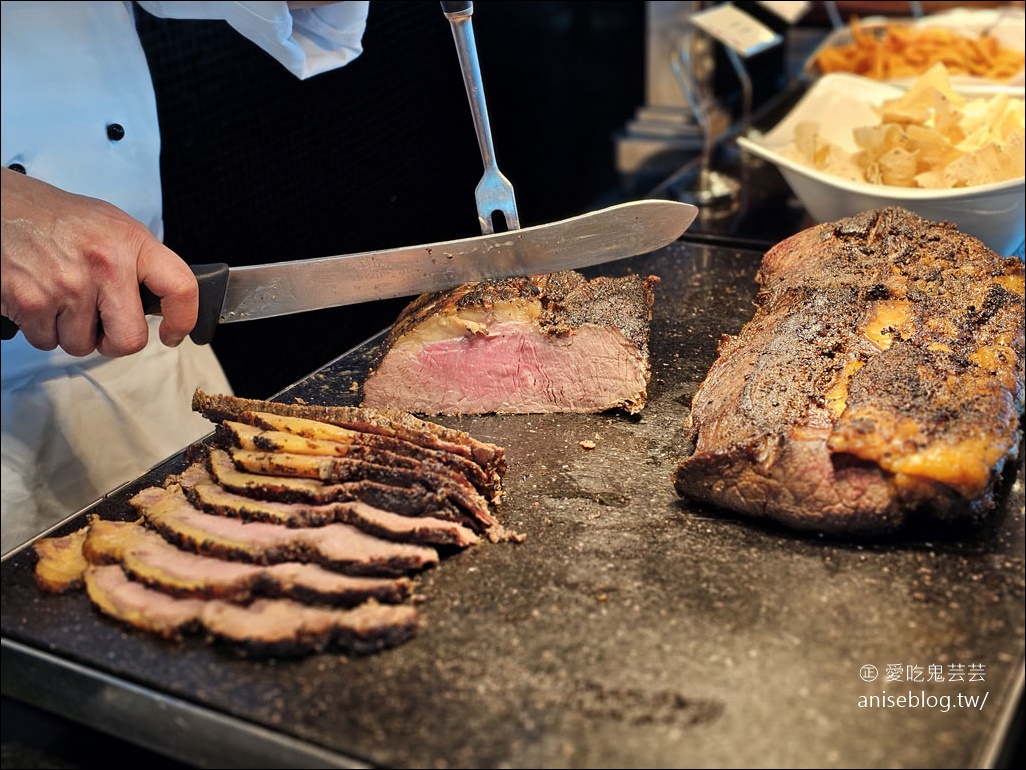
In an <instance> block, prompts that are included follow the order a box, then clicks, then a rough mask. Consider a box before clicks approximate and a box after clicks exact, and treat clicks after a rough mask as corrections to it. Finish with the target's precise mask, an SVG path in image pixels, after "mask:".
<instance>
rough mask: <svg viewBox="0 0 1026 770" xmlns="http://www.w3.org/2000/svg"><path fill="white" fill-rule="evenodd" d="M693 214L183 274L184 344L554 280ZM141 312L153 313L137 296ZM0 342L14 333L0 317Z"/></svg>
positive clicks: (674, 210)
mask: <svg viewBox="0 0 1026 770" xmlns="http://www.w3.org/2000/svg"><path fill="white" fill-rule="evenodd" d="M697 215H698V209H697V208H696V207H695V206H692V205H691V204H688V203H680V202H677V201H667V200H655V199H649V200H641V201H630V202H628V203H620V204H618V205H615V206H610V207H608V208H604V209H600V210H598V211H592V212H589V213H587V214H581V215H580V216H576V217H571V218H570V219H564V220H561V221H558V222H551V223H548V224H543V225H535V226H533V227H525V228H521V229H519V230H510V231H509V232H504V233H493V234H490V235H481V236H477V237H474V238H463V239H460V240H454V241H441V242H438V243H428V244H423V245H420V246H406V247H401V248H396V249H385V250H382V251H368V252H361V253H359V254H343V255H341V256H337V257H319V258H317V259H303V260H295V261H292V262H272V263H269V264H266V265H247V266H243V267H229V266H228V265H226V264H223V263H215V264H207V265H192V270H193V272H194V273H196V277H197V280H198V281H199V290H200V292H199V293H200V303H199V305H200V306H199V319H198V320H197V322H196V326H195V328H194V329H193V331H192V333H191V334H190V335H189V336H190V337H191V338H192V339H193V341H195V342H197V343H199V344H201V345H203V344H207V343H209V342H210V341H211V340H212V339H213V338H214V331H215V329H216V328H217V325H218V324H223V323H234V322H236V321H251V320H256V319H259V318H272V317H274V316H280V315H289V314H291V313H302V312H306V311H308V310H319V309H321V308H329V307H338V306H339V305H355V304H359V303H361V302H371V301H375V300H382V299H394V298H397V297H407V296H413V295H418V294H424V293H426V292H431V291H442V290H447V289H451V288H453V287H454V286H458V285H460V284H461V283H469V282H471V281H482V280H491V279H495V278H507V277H512V276H525V275H535V274H541V273H554V272H557V271H559V270H572V269H576V268H582V267H588V266H590V265H598V264H601V263H603V262H612V261H614V260H617V259H624V258H626V257H632V256H636V255H639V254H647V253H648V252H651V251H655V250H656V249H659V248H662V247H663V246H666V245H667V244H669V243H672V242H673V241H675V240H677V239H678V238H679V237H680V236H681V235H682V234H683V233H684V231H685V230H687V229H688V227H690V225H691V223H692V222H694V221H695V217H696V216H697ZM140 288H141V293H142V295H143V310H145V311H146V312H147V313H150V314H156V313H159V312H160V302H159V300H158V299H157V297H156V296H154V295H153V294H152V293H151V292H149V291H148V290H147V289H146V288H145V287H140ZM2 319H3V323H2V326H3V328H2V330H0V337H2V338H3V339H10V338H11V337H13V336H14V335H15V334H16V333H17V331H18V327H17V325H16V324H14V323H13V322H12V321H10V320H9V319H8V318H7V317H2Z"/></svg>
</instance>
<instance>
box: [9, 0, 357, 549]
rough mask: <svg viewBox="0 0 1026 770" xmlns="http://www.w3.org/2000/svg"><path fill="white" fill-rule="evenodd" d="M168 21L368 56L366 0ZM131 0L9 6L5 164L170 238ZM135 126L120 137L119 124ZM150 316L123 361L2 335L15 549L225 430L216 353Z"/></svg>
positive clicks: (288, 49) (326, 55) (217, 6)
mask: <svg viewBox="0 0 1026 770" xmlns="http://www.w3.org/2000/svg"><path fill="white" fill-rule="evenodd" d="M140 5H142V6H143V7H145V8H146V10H147V11H149V12H151V13H153V14H154V15H156V16H161V17H171V18H194V19H197V18H199V19H223V20H225V21H227V22H228V23H229V24H230V25H231V26H232V27H233V28H234V29H236V30H237V31H239V32H240V33H241V34H243V35H244V36H246V37H247V38H248V39H250V40H251V41H252V42H254V43H255V44H256V45H258V46H259V47H260V48H262V49H263V50H264V51H266V52H267V53H269V54H270V55H272V56H273V57H274V58H275V59H276V60H277V61H279V62H280V63H281V64H282V65H283V66H285V67H286V68H287V69H288V70H289V71H290V72H292V73H293V74H294V75H296V76H297V77H300V78H306V77H310V76H312V75H315V74H318V73H320V72H324V71H326V70H329V69H333V68H337V67H340V66H342V65H344V64H346V63H348V62H350V61H352V60H353V59H354V58H356V57H357V56H359V54H360V53H361V52H362V43H361V41H362V37H363V32H364V27H365V24H366V16H367V10H368V2H367V1H366V0H363V2H343V3H335V4H330V5H325V6H320V7H317V8H304V9H298V10H296V11H293V12H290V11H289V9H288V6H287V3H285V2H284V1H281V2H142V3H140ZM134 11H135V9H134V8H133V4H132V3H126V2H75V3H66V2H61V3H56V2H16V1H11V0H4V2H2V3H0V14H2V18H0V33H2V46H0V102H2V126H0V161H2V163H3V165H5V166H10V165H12V164H20V165H21V166H23V167H24V168H25V169H26V172H27V173H28V175H29V176H31V177H35V178H39V179H42V180H44V181H47V182H49V183H50V184H53V185H56V186H57V187H60V188H62V189H65V190H68V191H71V192H75V193H79V194H82V195H89V196H92V197H96V198H102V199H104V200H107V201H109V202H111V203H113V204H114V205H116V206H118V207H120V208H121V209H123V210H124V211H126V212H127V213H128V214H130V215H132V216H133V217H135V218H136V219H138V220H139V221H141V222H143V223H144V224H146V225H147V226H148V227H149V228H150V230H151V231H152V232H153V233H154V234H155V235H156V236H157V237H158V238H161V237H163V221H162V215H161V191H160V134H159V126H158V123H157V109H156V99H155V95H154V91H153V85H152V81H151V78H150V73H149V68H148V66H147V63H146V57H145V54H144V52H143V49H142V45H141V43H140V41H139V38H138V35H137V33H136V31H135V25H134V19H133V13H134ZM111 123H118V124H120V125H121V126H123V127H124V129H125V132H124V138H123V139H121V140H120V141H112V140H111V139H109V138H108V136H107V126H108V124H111ZM157 320H158V319H153V323H152V324H151V327H150V342H149V344H148V345H147V347H146V349H145V350H144V351H142V352H141V353H139V354H137V355H134V356H128V357H126V358H121V359H108V358H104V357H102V356H99V355H98V354H93V355H90V356H85V357H81V358H76V357H73V356H69V355H67V354H66V353H64V352H63V351H61V350H59V349H58V350H55V351H49V352H47V351H40V350H37V349H35V348H33V347H31V346H30V345H29V344H28V343H26V342H25V340H24V338H23V337H22V336H21V335H20V334H19V335H17V336H16V337H15V338H14V339H12V340H6V341H4V342H3V343H2V348H0V352H2V357H0V385H2V388H0V389H2V397H3V398H2V415H0V417H2V445H0V459H2V468H0V469H2V477H0V483H2V489H0V504H2V528H0V534H2V550H3V553H7V552H8V551H10V550H11V549H12V548H14V547H16V546H17V545H19V544H20V543H23V542H24V541H25V540H26V539H28V538H30V537H32V536H34V535H36V534H38V533H40V532H43V531H46V530H47V529H49V528H51V527H52V526H54V525H56V524H58V523H60V522H61V521H63V520H64V519H66V518H67V517H69V516H72V515H74V514H75V513H77V512H78V511H79V510H81V509H82V508H83V507H85V506H87V505H89V504H91V503H92V502H94V501H95V500H96V499H97V498H98V497H100V496H102V495H103V494H105V493H107V492H109V491H110V490H113V489H114V488H116V487H118V486H120V485H122V484H124V483H126V482H128V481H131V480H132V479H134V478H137V477H138V476H140V475H142V474H144V473H145V472H147V471H148V470H149V469H151V468H152V467H153V466H154V465H156V464H158V463H160V462H162V461H163V460H165V459H167V458H168V457H170V456H172V455H174V454H175V453H177V452H178V451H180V450H181V449H182V448H184V447H185V446H187V445H188V444H189V443H190V442H192V441H195V440H197V439H200V438H202V437H203V436H205V435H207V434H208V433H209V432H210V430H211V428H212V426H211V425H210V423H209V422H207V421H206V420H205V419H203V418H202V417H200V416H199V415H198V414H196V413H194V412H193V411H192V409H191V398H192V394H193V392H194V391H195V389H196V388H197V387H201V388H203V389H204V390H206V391H208V392H212V393H229V392H230V386H229V384H228V381H227V379H226V378H225V376H224V373H223V371H222V370H221V367H220V365H219V364H218V362H217V360H216V357H215V356H214V354H213V351H212V350H210V348H209V347H207V346H198V345H195V344H193V343H192V342H191V341H189V340H186V341H185V342H183V343H182V344H181V345H180V346H179V347H177V348H173V349H172V348H165V347H164V346H163V345H162V344H161V343H160V340H159V337H158V335H157V332H156V328H157Z"/></svg>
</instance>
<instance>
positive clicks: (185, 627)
mask: <svg viewBox="0 0 1026 770" xmlns="http://www.w3.org/2000/svg"><path fill="white" fill-rule="evenodd" d="M85 585H86V591H87V592H88V594H89V599H90V601H91V602H92V603H93V605H94V606H95V607H96V608H97V609H98V610H100V611H101V612H103V613H104V614H106V615H108V616H110V617H112V618H114V619H116V620H119V621H121V622H123V623H125V624H127V625H129V626H131V627H132V628H136V629H139V630H143V631H147V632H149V633H153V634H156V635H158V636H161V637H164V638H168V639H180V638H182V637H183V636H185V635H187V634H192V633H204V634H206V635H208V636H209V637H211V638H212V639H214V640H217V641H221V642H229V643H230V644H231V646H232V647H231V649H233V650H234V651H237V652H240V653H248V654H252V655H260V656H275V657H285V656H295V655H304V654H308V653H311V652H318V651H320V650H324V649H328V648H337V649H342V650H346V651H349V652H353V653H370V652H374V651H377V650H380V649H384V648H386V647H392V646H394V645H397V644H401V643H402V642H404V641H406V640H407V639H409V638H410V637H411V636H412V635H413V634H414V633H416V631H417V628H418V625H419V619H418V615H417V611H416V609H415V608H413V607H410V606H408V605H381V604H378V603H377V602H373V601H370V602H366V603H364V604H362V605H360V606H358V607H356V608H354V609H326V608H320V607H309V606H307V605H304V604H300V603H298V602H294V601H290V600H288V599H257V600H256V601H253V602H252V603H250V604H248V605H238V604H232V603H230V602H223V601H218V600H204V599H182V598H177V597H174V596H171V595H169V594H166V593H163V592H161V591H157V590H154V589H152V588H148V587H147V586H144V585H143V584H141V583H137V582H134V581H132V580H130V579H129V578H128V577H127V576H126V575H125V573H124V571H123V570H122V569H121V567H119V566H117V565H109V566H90V567H89V568H88V569H87V570H86V572H85Z"/></svg>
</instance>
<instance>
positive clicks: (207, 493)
mask: <svg viewBox="0 0 1026 770" xmlns="http://www.w3.org/2000/svg"><path fill="white" fill-rule="evenodd" d="M178 483H179V484H180V485H181V487H182V491H183V492H184V493H185V496H186V497H187V498H188V499H189V502H191V503H192V504H193V505H194V506H195V507H196V508H199V509H200V510H204V511H207V512H208V513H216V514H219V515H221V516H231V517H233V518H236V519H244V520H246V521H263V522H269V523H272V524H283V525H285V526H287V527H319V526H323V525H325V524H331V523H333V522H344V523H346V524H352V525H353V526H355V527H359V528H360V529H362V530H363V531H364V532H367V533H369V534H371V535H375V536H376V537H381V538H384V539H385V540H396V541H399V542H404V543H420V544H426V545H445V546H455V547H457V548H465V547H467V546H471V545H474V544H476V543H477V542H479V540H480V538H478V536H477V535H476V534H474V532H473V531H472V530H470V529H468V528H467V527H464V526H463V525H462V524H458V523H457V522H454V521H446V520H445V519H439V518H435V517H433V516H403V515H401V514H397V513H390V512H389V511H384V510H381V509H380V508H375V507H373V506H371V505H367V504H366V503H361V502H358V501H356V502H342V503H325V504H322V505H311V504H308V503H282V502H276V501H272V500H259V499H254V498H251V497H246V496H245V495H240V494H236V493H234V492H230V491H228V490H226V489H225V488H224V487H222V486H221V485H219V484H217V483H216V482H215V481H214V480H213V478H212V477H211V475H210V473H209V472H208V470H207V468H206V467H205V466H204V465H203V464H201V463H193V464H192V465H191V466H189V467H188V468H187V469H186V470H185V471H184V472H183V473H182V474H181V476H179V477H178Z"/></svg>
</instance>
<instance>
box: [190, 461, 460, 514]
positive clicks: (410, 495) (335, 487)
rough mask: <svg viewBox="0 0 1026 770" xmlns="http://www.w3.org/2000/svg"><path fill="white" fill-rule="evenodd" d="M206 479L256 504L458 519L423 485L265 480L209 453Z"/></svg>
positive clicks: (287, 478) (443, 500) (442, 498)
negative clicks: (338, 506) (364, 507)
mask: <svg viewBox="0 0 1026 770" xmlns="http://www.w3.org/2000/svg"><path fill="white" fill-rule="evenodd" d="M207 463H208V467H209V469H210V475H211V476H212V477H213V478H214V480H215V481H216V482H217V483H218V484H219V485H221V486H222V487H224V488H225V489H226V490H228V491H231V492H235V493H237V494H240V495H245V496H247V497H252V498H255V499H260V500H276V501H279V502H285V503H292V502H301V503H311V504H325V503H331V502H346V501H352V500H359V501H361V502H365V503H367V504H368V505H373V506H375V507H377V508H382V509H384V510H386V511H391V512H392V513H398V514H401V515H404V516H419V515H422V514H426V515H433V516H439V517H443V518H446V519H453V520H455V519H458V518H459V513H458V512H457V510H456V507H455V506H454V505H453V504H452V503H451V502H449V501H448V500H447V499H446V497H445V495H443V494H441V493H438V492H433V491H431V490H429V489H427V488H426V487H424V486H423V485H419V484H418V485H416V486H411V487H396V486H390V485H388V484H379V483H378V482H376V481H366V480H363V481H350V482H345V483H342V484H325V483H323V482H321V481H317V480H315V479H304V478H296V477H290V476H266V475H261V474H257V473H247V472H245V471H240V470H239V469H238V467H237V466H236V465H235V462H234V461H233V460H232V458H231V455H229V454H228V453H227V452H225V451H223V450H221V449H211V450H210V451H209V453H208V456H207Z"/></svg>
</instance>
